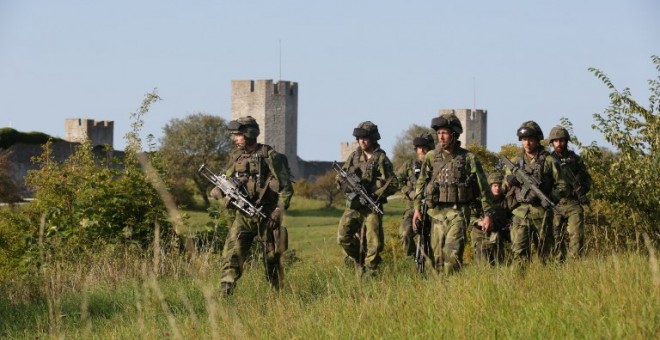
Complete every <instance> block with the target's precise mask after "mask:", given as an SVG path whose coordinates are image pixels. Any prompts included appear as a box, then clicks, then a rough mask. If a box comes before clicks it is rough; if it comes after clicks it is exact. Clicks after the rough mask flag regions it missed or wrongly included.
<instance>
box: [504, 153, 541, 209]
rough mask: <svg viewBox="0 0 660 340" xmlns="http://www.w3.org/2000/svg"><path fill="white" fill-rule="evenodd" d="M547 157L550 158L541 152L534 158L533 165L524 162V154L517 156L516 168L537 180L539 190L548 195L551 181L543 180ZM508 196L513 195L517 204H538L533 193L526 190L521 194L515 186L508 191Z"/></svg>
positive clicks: (521, 191) (519, 189) (520, 190)
mask: <svg viewBox="0 0 660 340" xmlns="http://www.w3.org/2000/svg"><path fill="white" fill-rule="evenodd" d="M548 156H550V154H549V153H548V152H547V151H545V150H541V151H540V152H539V154H538V156H537V157H536V161H535V162H534V164H529V163H526V162H525V155H524V153H522V154H520V156H518V167H519V168H520V169H522V170H523V171H524V172H525V173H526V174H528V175H529V176H531V177H535V178H537V179H538V180H539V181H540V182H541V185H540V186H539V189H541V191H542V192H543V193H545V194H548V193H549V192H550V191H551V190H552V187H551V180H550V179H548V178H545V175H544V173H545V159H546V158H547V157H548ZM550 157H552V156H550ZM509 194H513V195H514V197H515V200H516V202H518V203H529V204H539V203H540V201H539V199H538V198H537V197H536V196H535V195H534V193H533V192H532V191H531V190H527V191H525V192H524V193H523V190H522V188H521V186H520V185H518V186H515V187H514V188H513V190H511V191H509V193H508V194H507V196H509Z"/></svg>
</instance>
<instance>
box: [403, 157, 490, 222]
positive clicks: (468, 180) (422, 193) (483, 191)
mask: <svg viewBox="0 0 660 340" xmlns="http://www.w3.org/2000/svg"><path fill="white" fill-rule="evenodd" d="M439 163H442V164H445V165H444V168H443V169H452V171H456V172H457V173H460V174H461V175H460V178H463V180H459V181H458V182H457V183H447V181H446V180H443V179H442V178H441V176H442V175H443V174H446V172H445V171H442V170H443V169H434V166H437V164H439ZM434 177H435V178H434ZM461 181H462V182H461ZM443 182H444V183H443ZM443 185H444V186H445V187H449V188H451V186H459V185H464V186H467V188H466V189H467V190H468V191H472V192H471V193H470V195H471V196H473V199H474V198H476V197H480V198H479V200H480V201H481V208H482V209H483V211H484V212H485V213H486V214H488V215H492V214H493V205H492V197H493V195H492V193H491V192H490V186H489V185H488V181H487V179H486V175H485V173H484V170H483V168H482V167H481V163H480V162H479V159H477V157H476V156H475V155H474V154H473V153H471V152H470V151H468V150H466V149H464V148H462V147H460V146H456V147H454V150H453V151H452V152H451V154H450V153H446V152H444V151H443V150H439V149H437V148H436V149H435V150H431V151H429V152H428V153H427V154H426V156H425V157H424V162H423V163H422V169H421V172H420V174H419V178H418V179H417V184H416V186H415V197H414V206H415V209H420V207H421V205H422V200H423V199H424V198H425V197H426V198H427V199H428V198H429V196H430V199H431V200H432V201H434V200H435V198H434V195H433V193H434V192H437V191H440V192H442V190H443ZM438 186H440V188H438ZM473 199H466V200H465V202H463V201H464V200H458V201H457V203H465V204H469V203H470V202H471V201H472V200H473ZM434 203H437V202H434Z"/></svg>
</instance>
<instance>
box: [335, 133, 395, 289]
mask: <svg viewBox="0 0 660 340" xmlns="http://www.w3.org/2000/svg"><path fill="white" fill-rule="evenodd" d="M353 136H354V137H355V139H356V140H357V142H358V148H357V150H355V151H353V152H352V153H351V154H350V156H348V159H346V161H345V163H344V165H343V167H342V171H344V172H345V173H346V174H347V175H348V176H350V177H352V178H354V179H356V181H358V182H359V183H357V184H358V185H359V186H361V188H362V189H364V190H365V193H366V195H368V196H369V197H370V199H371V200H372V201H373V202H374V203H375V205H376V207H374V206H371V205H370V204H368V202H366V201H365V199H363V198H361V197H360V195H356V193H357V192H356V191H357V190H356V189H357V188H355V187H351V183H350V181H349V180H347V178H343V177H342V176H340V175H338V176H337V185H338V186H339V188H340V189H341V190H342V191H343V192H344V193H345V194H346V195H347V200H346V210H344V213H343V215H342V216H341V219H340V220H339V228H338V231H337V242H338V243H339V245H340V246H341V247H342V248H343V250H344V253H345V255H346V257H345V261H346V263H347V264H350V265H355V266H356V268H358V269H359V270H360V271H361V272H364V273H365V274H366V275H368V276H373V275H375V274H376V273H377V270H378V265H379V264H380V262H381V257H380V252H381V251H382V250H383V246H384V236H383V216H382V207H383V204H384V203H387V197H388V196H390V195H392V194H394V193H395V192H396V191H397V190H398V189H399V183H398V180H397V178H396V176H395V174H394V169H393V167H392V163H391V162H390V160H389V158H388V157H387V155H386V154H385V151H383V150H382V149H381V148H380V145H379V144H378V140H379V139H380V133H379V132H378V126H376V124H374V123H372V122H370V121H366V122H362V123H360V124H359V125H358V126H357V127H356V128H355V129H353ZM378 210H380V213H379V212H377V211H378Z"/></svg>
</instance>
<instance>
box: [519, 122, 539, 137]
mask: <svg viewBox="0 0 660 340" xmlns="http://www.w3.org/2000/svg"><path fill="white" fill-rule="evenodd" d="M516 134H517V135H518V140H522V139H523V137H536V138H537V139H538V140H539V141H540V140H542V139H543V131H542V130H541V127H540V126H539V125H538V124H536V122H535V121H533V120H528V121H526V122H524V123H522V124H521V125H520V128H518V132H517V133H516Z"/></svg>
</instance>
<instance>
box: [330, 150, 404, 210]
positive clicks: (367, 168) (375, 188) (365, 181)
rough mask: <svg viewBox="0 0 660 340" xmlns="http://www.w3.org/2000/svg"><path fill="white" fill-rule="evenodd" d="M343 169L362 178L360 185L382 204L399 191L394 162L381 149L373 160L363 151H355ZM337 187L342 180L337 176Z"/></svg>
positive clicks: (375, 152) (373, 154) (374, 154)
mask: <svg viewBox="0 0 660 340" xmlns="http://www.w3.org/2000/svg"><path fill="white" fill-rule="evenodd" d="M342 168H343V169H344V170H345V171H346V172H348V173H353V174H355V175H356V176H357V177H359V178H360V183H361V184H362V186H364V188H365V190H367V192H369V193H370V194H371V195H372V196H373V197H374V198H379V202H380V203H386V202H387V197H388V196H390V195H392V194H394V193H395V192H397V191H398V190H399V181H398V180H397V177H396V175H395V174H394V167H393V166H392V162H390V159H389V158H388V157H387V155H386V154H385V151H383V150H381V149H380V148H378V149H376V150H374V151H373V153H372V156H371V158H369V159H367V157H366V155H365V154H364V152H362V149H360V148H358V149H357V150H355V151H353V152H352V153H351V154H350V155H349V156H348V158H347V159H346V162H344V165H343V166H342ZM336 181H337V185H338V186H339V184H340V183H339V182H340V178H339V176H337V179H336Z"/></svg>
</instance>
